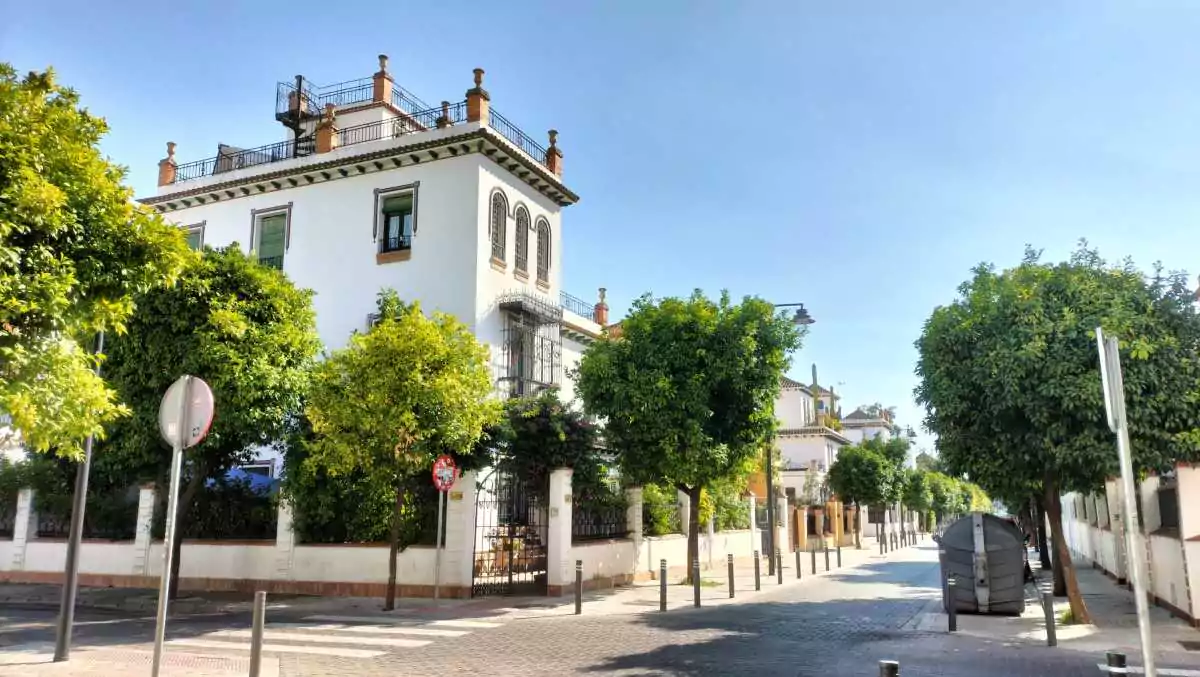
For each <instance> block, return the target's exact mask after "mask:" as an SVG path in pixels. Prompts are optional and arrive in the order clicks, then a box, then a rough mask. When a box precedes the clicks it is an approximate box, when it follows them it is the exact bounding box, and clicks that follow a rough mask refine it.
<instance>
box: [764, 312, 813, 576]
mask: <svg viewBox="0 0 1200 677" xmlns="http://www.w3.org/2000/svg"><path fill="white" fill-rule="evenodd" d="M775 307H776V308H796V312H795V313H794V314H793V315H792V324H794V325H796V326H798V327H807V326H808V325H810V324H812V323H814V322H816V320H814V319H813V318H812V316H811V315H809V314H808V310H806V309H805V308H804V304H803V303H776V304H775ZM816 373H817V367H816V365H813V380H814V381H815V380H816ZM765 550H766V552H767V574H768V575H771V576H774V575H775V564H776V562H775V559H776V558H775V554H774V553H775V438H774V436H772V437H771V439H770V440H768V444H767V547H766V548H765Z"/></svg>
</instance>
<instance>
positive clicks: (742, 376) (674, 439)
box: [577, 291, 800, 559]
mask: <svg viewBox="0 0 1200 677" xmlns="http://www.w3.org/2000/svg"><path fill="white" fill-rule="evenodd" d="M621 327H622V332H621V337H620V338H617V339H611V338H610V339H605V340H601V341H600V342H598V343H596V344H595V345H593V346H592V347H591V348H590V349H589V350H588V351H587V352H586V353H585V354H584V356H583V359H582V360H581V361H580V364H579V379H578V383H577V388H578V391H579V393H580V394H581V395H582V398H583V402H584V405H585V407H586V409H587V411H588V412H589V413H592V414H593V415H595V416H597V417H599V418H602V419H604V421H605V439H606V440H607V442H608V445H609V447H610V448H611V449H612V450H613V452H614V453H615V454H616V455H617V457H618V459H619V462H620V466H621V470H622V472H623V473H624V474H625V475H626V476H628V477H629V478H631V479H632V480H633V481H636V482H641V483H646V484H650V483H657V482H669V483H670V484H673V485H675V486H676V487H677V488H679V489H680V490H681V491H684V492H685V493H687V494H688V495H689V496H690V497H691V505H692V511H691V517H690V519H689V529H688V552H689V559H693V558H695V557H696V556H697V553H698V550H697V548H698V533H699V532H698V528H699V527H698V510H699V507H700V506H699V503H700V491H701V489H702V488H703V487H705V486H708V485H710V484H711V483H712V482H714V481H716V480H719V479H721V478H724V477H728V476H730V475H731V474H734V473H735V472H736V471H737V470H738V469H739V468H740V467H742V466H743V464H744V463H745V462H746V460H747V459H748V458H753V457H756V456H757V455H758V454H759V453H761V451H762V449H763V448H764V446H765V445H766V444H768V443H769V438H770V435H771V434H772V433H773V431H774V428H775V416H774V401H775V397H776V395H777V394H778V391H779V383H780V377H781V376H782V375H783V373H784V371H785V370H786V367H787V365H788V353H789V352H790V351H791V350H793V349H795V348H797V347H798V346H799V344H800V333H799V332H798V331H797V329H796V327H795V326H794V325H793V324H792V323H791V322H790V321H789V320H788V319H787V318H785V317H782V316H778V315H776V313H775V309H774V307H773V306H772V305H771V304H770V303H767V302H766V301H763V300H761V299H754V298H746V299H744V300H743V301H742V302H741V303H737V304H735V303H733V302H732V301H731V300H730V298H729V295H728V294H722V296H721V298H720V299H719V300H718V301H712V300H710V299H708V298H706V297H705V296H704V295H703V294H702V293H701V292H699V291H696V292H695V293H693V294H692V296H691V297H689V298H686V299H681V298H665V299H661V300H654V299H652V298H650V297H649V296H643V297H642V298H641V299H638V300H637V301H635V302H634V304H633V308H632V310H631V312H630V313H629V315H628V316H627V317H626V318H625V320H624V321H623V322H622V323H621Z"/></svg>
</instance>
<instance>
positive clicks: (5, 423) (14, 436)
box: [0, 411, 25, 463]
mask: <svg viewBox="0 0 1200 677" xmlns="http://www.w3.org/2000/svg"><path fill="white" fill-rule="evenodd" d="M0 459H4V460H6V461H9V462H10V463H16V462H17V461H21V460H24V459H25V447H24V446H22V445H21V434H20V433H19V432H18V431H17V429H16V428H14V427H12V416H10V415H8V414H7V413H5V412H3V411H0Z"/></svg>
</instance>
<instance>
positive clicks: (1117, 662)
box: [1104, 651, 1129, 675]
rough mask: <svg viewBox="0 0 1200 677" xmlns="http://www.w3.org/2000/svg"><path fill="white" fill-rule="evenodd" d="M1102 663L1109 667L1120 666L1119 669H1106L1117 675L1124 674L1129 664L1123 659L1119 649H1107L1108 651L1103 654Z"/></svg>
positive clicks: (1123, 655) (1123, 656)
mask: <svg viewBox="0 0 1200 677" xmlns="http://www.w3.org/2000/svg"><path fill="white" fill-rule="evenodd" d="M1104 664H1105V665H1106V666H1107V667H1110V668H1121V670H1120V671H1117V670H1109V671H1108V672H1109V673H1110V674H1118V675H1121V674H1125V668H1127V667H1129V664H1128V663H1127V662H1126V659H1125V654H1123V653H1121V652H1120V651H1109V652H1108V653H1106V654H1104Z"/></svg>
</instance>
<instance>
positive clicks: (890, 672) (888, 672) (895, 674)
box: [879, 661, 900, 677]
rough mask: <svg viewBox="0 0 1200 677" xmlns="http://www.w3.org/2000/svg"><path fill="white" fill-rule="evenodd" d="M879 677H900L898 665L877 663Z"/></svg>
mask: <svg viewBox="0 0 1200 677" xmlns="http://www.w3.org/2000/svg"><path fill="white" fill-rule="evenodd" d="M879 677H900V663H898V662H896V661H879Z"/></svg>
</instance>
